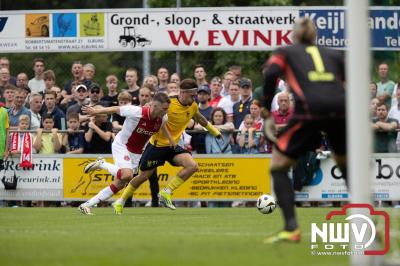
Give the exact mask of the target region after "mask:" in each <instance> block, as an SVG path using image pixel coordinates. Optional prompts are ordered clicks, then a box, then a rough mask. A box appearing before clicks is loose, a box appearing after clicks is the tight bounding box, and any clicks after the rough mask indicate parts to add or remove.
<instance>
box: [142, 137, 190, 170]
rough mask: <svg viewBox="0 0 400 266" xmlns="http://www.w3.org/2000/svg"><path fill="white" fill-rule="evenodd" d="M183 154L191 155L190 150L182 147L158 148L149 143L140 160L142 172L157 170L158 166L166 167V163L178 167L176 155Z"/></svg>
mask: <svg viewBox="0 0 400 266" xmlns="http://www.w3.org/2000/svg"><path fill="white" fill-rule="evenodd" d="M181 153H189V154H190V152H189V151H188V150H185V149H184V148H182V147H180V146H176V147H175V149H174V148H171V147H156V146H154V145H151V144H150V143H149V144H147V147H146V149H145V150H144V152H143V155H142V158H141V160H140V170H141V171H146V170H150V169H154V168H157V167H158V166H161V165H164V164H165V161H167V162H169V163H170V164H171V165H173V166H176V164H175V163H174V162H173V159H174V157H175V156H176V155H178V154H181Z"/></svg>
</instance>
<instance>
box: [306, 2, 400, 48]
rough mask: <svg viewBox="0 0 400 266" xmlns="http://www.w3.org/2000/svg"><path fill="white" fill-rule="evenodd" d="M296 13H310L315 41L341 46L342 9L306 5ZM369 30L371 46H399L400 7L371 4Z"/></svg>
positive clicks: (345, 40)
mask: <svg viewBox="0 0 400 266" xmlns="http://www.w3.org/2000/svg"><path fill="white" fill-rule="evenodd" d="M299 15H300V17H310V18H311V19H312V20H313V21H314V22H315V24H316V26H317V28H318V37H317V44H319V45H321V46H328V47H334V48H345V47H346V45H347V39H346V38H345V26H346V25H345V19H346V15H345V10H344V8H337V7H323V8H316V9H313V8H306V9H302V10H300V11H299ZM368 26H369V28H370V30H371V49H373V50H399V49H400V8H399V7H394V8H385V7H372V8H371V10H370V14H369V18H368Z"/></svg>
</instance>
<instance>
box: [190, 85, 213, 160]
mask: <svg viewBox="0 0 400 266" xmlns="http://www.w3.org/2000/svg"><path fill="white" fill-rule="evenodd" d="M210 96H211V90H210V88H209V87H208V85H206V84H204V85H200V86H199V89H198V90H197V101H198V103H199V104H198V105H199V112H200V113H201V114H202V115H203V116H204V117H205V118H207V120H208V121H210V120H211V113H212V110H213V108H212V107H211V106H210V105H209V104H208V103H209V101H210ZM194 129H195V130H204V128H203V127H202V126H201V125H200V124H198V123H196V124H195V125H194ZM190 135H191V136H192V140H191V145H192V149H193V150H194V151H196V152H197V153H200V154H203V153H206V147H205V139H206V134H204V133H191V134H190Z"/></svg>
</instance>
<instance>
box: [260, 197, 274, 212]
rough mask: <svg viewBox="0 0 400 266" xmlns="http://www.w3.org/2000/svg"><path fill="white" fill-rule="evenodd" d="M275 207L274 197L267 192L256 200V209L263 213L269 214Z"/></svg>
mask: <svg viewBox="0 0 400 266" xmlns="http://www.w3.org/2000/svg"><path fill="white" fill-rule="evenodd" d="M275 208H276V201H275V198H274V197H272V196H271V195H269V194H264V195H261V196H260V197H259V198H258V200H257V209H258V210H259V211H260V212H261V213H263V214H269V213H271V212H273V211H274V210H275Z"/></svg>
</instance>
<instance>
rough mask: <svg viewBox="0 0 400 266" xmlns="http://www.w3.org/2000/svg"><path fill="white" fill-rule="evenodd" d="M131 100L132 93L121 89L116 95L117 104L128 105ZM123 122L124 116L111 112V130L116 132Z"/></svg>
mask: <svg viewBox="0 0 400 266" xmlns="http://www.w3.org/2000/svg"><path fill="white" fill-rule="evenodd" d="M131 102H132V95H131V94H130V93H129V92H127V91H123V92H121V93H120V94H119V95H118V105H119V106H123V105H130V104H131ZM124 122H125V117H124V116H120V115H119V114H113V115H112V129H113V131H115V132H117V131H120V130H121V129H122V125H123V124H124Z"/></svg>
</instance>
